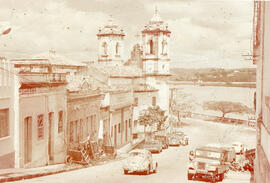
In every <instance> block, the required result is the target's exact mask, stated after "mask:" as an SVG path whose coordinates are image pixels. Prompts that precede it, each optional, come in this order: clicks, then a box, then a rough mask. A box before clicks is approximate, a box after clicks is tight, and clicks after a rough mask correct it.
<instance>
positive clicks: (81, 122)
mask: <svg viewBox="0 0 270 183" xmlns="http://www.w3.org/2000/svg"><path fill="white" fill-rule="evenodd" d="M79 133H80V140H79V141H81V140H83V119H80V132H79Z"/></svg>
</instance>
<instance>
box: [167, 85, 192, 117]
mask: <svg viewBox="0 0 270 183" xmlns="http://www.w3.org/2000/svg"><path fill="white" fill-rule="evenodd" d="M195 104H196V101H195V99H194V98H192V96H191V95H190V94H187V93H183V92H182V91H181V90H179V89H178V90H176V91H175V93H174V94H173V96H172V101H171V112H172V114H174V115H175V116H177V117H178V121H180V118H181V114H185V113H187V112H191V111H192V110H194V108H195Z"/></svg>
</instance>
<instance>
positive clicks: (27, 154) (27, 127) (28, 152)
mask: <svg viewBox="0 0 270 183" xmlns="http://www.w3.org/2000/svg"><path fill="white" fill-rule="evenodd" d="M31 160H32V117H26V118H25V119H24V164H26V163H29V162H31Z"/></svg>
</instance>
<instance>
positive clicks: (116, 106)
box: [110, 90, 133, 148]
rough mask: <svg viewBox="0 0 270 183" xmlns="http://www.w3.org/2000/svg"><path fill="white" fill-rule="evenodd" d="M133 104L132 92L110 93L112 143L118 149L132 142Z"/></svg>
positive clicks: (115, 91) (113, 91)
mask: <svg viewBox="0 0 270 183" xmlns="http://www.w3.org/2000/svg"><path fill="white" fill-rule="evenodd" d="M132 104H133V93H132V91H130V90H112V91H110V128H111V133H110V135H111V143H112V145H113V146H114V147H116V148H120V147H122V146H124V145H126V144H128V143H130V142H131V140H132V124H133V123H132Z"/></svg>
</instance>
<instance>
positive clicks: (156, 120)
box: [139, 106, 168, 130]
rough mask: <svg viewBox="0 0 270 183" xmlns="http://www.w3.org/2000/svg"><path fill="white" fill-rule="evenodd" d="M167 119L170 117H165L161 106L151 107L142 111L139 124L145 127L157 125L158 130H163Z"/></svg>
mask: <svg viewBox="0 0 270 183" xmlns="http://www.w3.org/2000/svg"><path fill="white" fill-rule="evenodd" d="M167 117H168V116H165V111H164V110H162V109H161V108H160V107H159V106H151V107H148V108H147V109H145V110H143V111H142V113H141V114H140V116H139V123H140V124H141V125H144V127H146V126H152V125H154V124H157V129H158V130H161V127H162V125H163V124H164V122H165V121H166V119H167Z"/></svg>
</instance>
